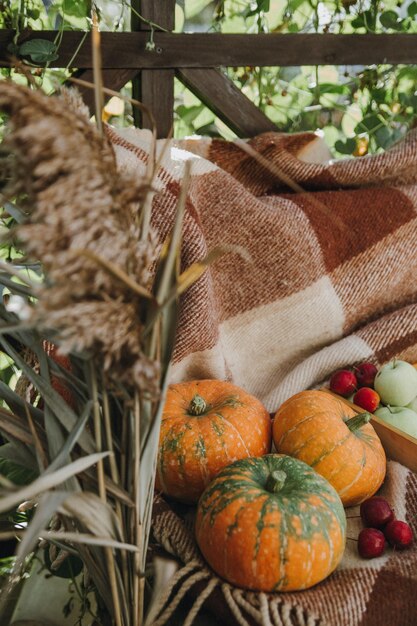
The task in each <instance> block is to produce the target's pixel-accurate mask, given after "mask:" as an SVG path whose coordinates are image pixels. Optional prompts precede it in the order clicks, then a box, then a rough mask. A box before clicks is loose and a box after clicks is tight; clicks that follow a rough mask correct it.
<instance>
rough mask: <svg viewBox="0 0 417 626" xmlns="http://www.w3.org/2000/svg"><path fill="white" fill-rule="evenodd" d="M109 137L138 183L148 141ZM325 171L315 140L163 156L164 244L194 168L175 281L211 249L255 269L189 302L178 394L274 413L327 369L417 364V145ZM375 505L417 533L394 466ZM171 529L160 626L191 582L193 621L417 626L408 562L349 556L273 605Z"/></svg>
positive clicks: (227, 261)
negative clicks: (212, 393)
mask: <svg viewBox="0 0 417 626" xmlns="http://www.w3.org/2000/svg"><path fill="white" fill-rule="evenodd" d="M107 132H108V136H109V138H110V140H111V142H112V144H113V146H114V149H115V152H116V155H117V158H118V163H119V167H120V168H128V169H132V170H133V171H136V172H137V173H138V175H140V174H141V173H144V171H145V167H146V162H147V157H148V152H149V144H150V136H149V134H148V133H147V131H136V130H132V129H129V130H124V131H121V132H120V131H118V132H116V131H114V130H113V129H111V128H109V129H108V130H107ZM162 149H163V146H162V144H161V145H159V147H158V150H159V151H160V152H161V151H162ZM255 153H257V154H255ZM327 156H328V155H327V154H326V150H325V149H324V147H323V144H322V143H321V141H320V140H319V139H318V138H317V137H316V136H315V135H314V134H311V133H306V134H299V135H293V136H288V135H281V134H274V133H268V134H264V135H261V136H259V137H256V138H254V139H253V140H251V141H250V142H248V143H246V144H238V143H233V142H225V141H220V140H210V139H204V140H203V139H201V140H192V139H190V140H184V141H182V142H172V144H171V146H170V149H169V150H167V151H166V152H165V154H164V156H163V158H162V167H161V169H160V171H159V174H158V180H157V185H158V193H157V194H156V195H155V198H154V205H153V218H152V219H153V226H154V229H155V231H156V233H157V235H158V237H159V238H160V240H161V241H163V239H164V238H165V237H166V236H167V234H168V233H169V230H170V228H171V227H172V223H173V218H174V214H175V208H176V200H177V197H178V193H179V188H180V182H181V179H182V176H183V172H184V162H185V161H186V160H191V161H192V177H191V184H190V188H189V193H188V200H187V205H186V216H185V223H184V236H183V246H182V264H183V267H184V268H185V267H187V266H189V265H190V264H191V263H193V262H194V261H198V260H200V259H201V258H203V257H204V256H206V254H207V252H208V251H209V250H210V249H212V248H213V247H215V246H217V245H219V244H227V245H230V244H233V245H237V246H240V247H241V248H244V249H245V250H246V251H247V252H248V253H249V256H250V260H248V258H247V257H245V256H241V255H239V254H228V255H226V256H224V257H222V258H221V259H220V260H218V261H217V262H216V263H215V264H214V265H212V266H211V267H210V268H209V269H208V270H207V271H206V272H205V273H204V275H203V276H202V277H201V278H200V279H199V280H198V282H197V283H195V284H194V285H193V286H192V287H191V288H190V289H189V290H188V291H187V292H186V294H185V295H184V297H183V300H182V306H181V312H180V319H179V326H178V332H177V340H176V348H175V354H174V359H173V367H172V381H173V382H176V381H180V380H186V379H193V378H227V379H229V380H231V381H233V382H234V383H235V384H237V385H240V386H242V387H244V388H245V389H246V390H247V391H249V392H251V393H253V394H254V395H256V396H257V397H258V398H259V399H261V400H262V401H263V402H264V404H265V405H266V407H267V408H268V410H269V411H271V412H273V411H275V410H276V409H277V407H278V406H279V405H280V404H281V403H282V402H283V401H284V400H286V399H287V398H288V397H290V396H291V395H293V394H294V393H296V392H298V391H300V390H302V389H305V388H308V387H312V386H319V385H321V384H322V381H324V380H326V379H327V378H328V377H329V375H330V374H331V372H332V371H334V370H335V369H336V368H339V367H343V366H347V365H351V364H353V363H355V362H358V361H361V360H365V359H366V360H371V361H373V362H375V363H376V364H382V363H384V362H386V361H387V360H389V359H390V358H391V357H393V356H398V357H400V358H403V359H405V360H409V361H417V282H416V280H415V278H416V275H417V272H416V270H417V254H416V251H417V248H416V235H417V133H411V134H410V135H408V137H407V138H406V139H405V140H404V141H403V142H402V143H400V144H398V145H397V146H396V147H395V148H393V149H392V150H390V151H389V152H386V153H385V154H382V155H377V156H370V157H363V158H361V159H348V160H344V161H339V162H334V163H333V162H331V161H326V158H327ZM384 489H385V491H386V492H387V495H388V497H389V499H390V501H391V502H393V504H395V507H396V512H397V515H398V516H399V517H400V518H402V519H407V520H408V521H409V522H410V523H411V524H414V531H415V532H416V533H417V527H416V522H417V479H416V476H415V475H413V474H412V473H411V472H409V471H408V470H406V469H405V468H403V467H401V466H400V465H398V464H394V463H391V464H390V467H389V471H388V478H387V481H386V484H385V486H384ZM353 511H354V510H352V513H349V514H352V515H353V514H354V512H353ZM164 515H165V517H164V516H163V515H162V516H156V518H155V532H156V536H157V537H158V538H159V540H160V541H161V542H162V543H164V545H165V546H166V547H167V548H168V549H170V551H171V552H172V553H174V554H175V555H176V556H179V557H180V558H181V559H182V560H183V562H184V563H188V564H186V565H185V568H183V569H182V570H180V572H179V574H177V577H179V578H175V580H174V581H173V582H172V585H171V586H170V588H169V589H168V592H167V595H166V597H165V598H164V599H163V600H162V604H161V605H160V607H159V608H160V611H159V617H157V618H156V621H155V624H158V625H162V624H165V623H169V621H167V620H169V617H170V615H171V613H172V610H173V606H174V608H175V605H176V604H177V603H178V602H179V600H178V596H179V595H180V594H178V593H177V594H176V595H174V596H172V594H171V595H169V594H170V590H171V591H172V590H173V589H175V588H176V587H175V585H177V586H178V585H179V584H180V583H181V584H182V583H184V584H185V585H188V586H186V589H191V588H192V587H193V585H194V584H198V581H199V580H200V581H201V580H203V581H204V583H205V587H204V593H203V594H200V595H199V597H198V598H197V604H196V606H195V607H194V609H193V610H194V613H196V611H197V610H198V608H199V606H200V605H201V603H202V601H203V600H206V598H207V597H208V596H210V595H211V594H212V592H215V591H216V589H217V590H219V589H220V590H221V598H222V603H223V604H222V606H223V605H224V606H225V607H227V610H228V611H229V617H228V618H227V620H228V623H232V621H233V620H234V621H235V622H236V623H239V624H252V623H256V624H264V625H265V626H266V625H268V626H270V625H271V624H274V625H275V624H280V625H281V624H284V625H285V626H289V625H293V626H306V625H308V626H318V625H319V624H320V626H323V625H324V624H327V625H328V626H348V625H349V626H356V625H358V626H359V625H360V626H374V625H377V624H378V626H388V625H389V626H395V625H397V626H414V625H415V624H416V623H417V601H416V598H415V589H416V584H417V548H416V546H414V548H413V549H412V550H409V551H407V553H395V552H393V551H390V552H387V553H386V555H385V556H382V557H380V558H378V559H375V560H372V561H363V560H360V559H359V558H358V557H356V547H355V544H354V542H352V541H348V549H347V551H346V554H345V558H344V560H343V562H342V564H341V566H340V567H339V568H338V570H337V571H336V572H335V573H334V574H333V575H332V576H331V577H330V578H329V579H328V580H326V581H325V582H323V583H321V584H320V585H318V586H317V587H315V588H314V589H312V590H309V591H305V592H302V593H292V594H285V595H278V594H276V595H275V596H273V597H271V596H266V595H265V594H254V593H248V592H242V591H240V590H236V589H233V588H231V587H230V586H228V585H226V584H225V583H222V581H219V580H218V579H217V578H216V577H215V576H214V575H213V574H212V573H211V572H209V570H207V568H206V566H205V565H204V563H203V562H202V561H201V559H200V561H198V559H199V557H198V553H197V552H196V551H195V546H193V541H192V538H191V537H189V538H188V539H187V538H186V537H185V536H184V537H185V538H184V541H183V542H182V543H181V542H179V543H178V542H176V541H175V537H177V538H178V537H183V531H184V528H183V526H182V523H181V521H180V520H179V519H176V518H174V517H173V513H170V512H167V513H164ZM167 515H168V517H167ZM355 523H356V522H355V521H354V520H352V522H351V524H350V527H351V532H350V533H348V534H349V536H351V537H356V536H357V532H358V528H359V527H356V526H355ZM352 524H353V526H352ZM166 528H169V529H171V530H170V533H169V537H168V536H167V533H166V531H165V530H164V529H166ZM184 532H185V531H184ZM187 541H188V543H187ZM184 542H185V544H184ZM350 544H352V545H350ZM184 545H187V546H188V548H187V550H185V549H184ZM184 550H185V551H184ZM193 550H194V552H193ZM196 559H197V561H196ZM190 563H191V567H190ZM196 563H197V564H196ZM193 577H194V578H193ZM181 581H182V582H181ZM184 581H185V582H184ZM190 581H191V582H190ZM177 590H178V589H177ZM176 598H177V599H176ZM199 603H200V604H199ZM190 615H191V617H190V620H191V618H193V617H194V614H193V613H191V614H190ZM189 623H191V621H189ZM187 626H189V625H188V620H187Z"/></svg>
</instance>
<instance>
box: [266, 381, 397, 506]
mask: <svg viewBox="0 0 417 626" xmlns="http://www.w3.org/2000/svg"><path fill="white" fill-rule="evenodd" d="M354 416H356V413H355V411H353V409H351V408H350V407H349V406H347V405H346V404H345V403H343V402H342V401H341V400H338V399H337V398H335V397H333V396H331V395H329V394H328V393H325V392H323V391H302V392H301V393H298V394H296V395H295V396H292V397H291V398H289V400H287V401H286V402H284V404H283V405H282V406H281V407H280V408H279V409H278V411H277V413H276V415H275V418H274V423H273V438H274V443H275V447H276V449H277V450H278V452H282V453H284V454H289V455H291V456H293V457H296V458H297V459H300V460H301V461H304V462H305V463H308V464H309V465H310V466H311V467H313V468H314V469H315V470H316V472H318V473H319V474H321V475H322V476H324V477H325V478H327V480H328V481H329V482H330V483H331V484H332V485H333V487H334V488H335V489H336V491H337V492H338V494H339V495H340V497H341V499H342V502H343V504H344V505H345V506H352V505H355V504H359V503H360V502H362V501H363V500H366V498H368V497H370V496H372V495H373V494H374V493H375V492H376V491H377V490H378V489H379V487H380V486H381V484H382V482H383V480H384V477H385V471H386V459H385V452H384V449H383V447H382V444H381V442H380V440H379V438H378V435H377V434H376V432H375V430H374V429H373V427H372V426H371V425H370V424H367V423H366V424H363V425H360V423H356V424H355V421H354V420H353V422H350V424H351V427H350V428H349V427H348V425H347V424H348V420H349V419H350V418H353V417H354ZM369 417H370V416H369Z"/></svg>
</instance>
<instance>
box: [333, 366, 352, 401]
mask: <svg viewBox="0 0 417 626" xmlns="http://www.w3.org/2000/svg"><path fill="white" fill-rule="evenodd" d="M356 387H357V380H356V376H355V374H354V373H353V372H351V371H350V370H338V371H337V372H335V373H334V374H333V375H332V377H331V378H330V389H331V390H332V391H333V392H334V393H337V394H338V395H339V396H344V397H345V398H347V397H348V396H349V395H350V394H351V393H352V392H353V391H355V389H356Z"/></svg>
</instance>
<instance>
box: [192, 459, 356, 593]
mask: <svg viewBox="0 0 417 626" xmlns="http://www.w3.org/2000/svg"><path fill="white" fill-rule="evenodd" d="M196 538H197V543H198V545H199V547H200V549H201V552H202V553H203V555H204V557H205V559H206V560H207V561H208V563H209V564H210V566H211V567H212V568H213V569H214V571H215V572H217V574H218V575H219V576H221V577H223V578H225V579H226V580H227V581H229V582H231V583H233V584H234V585H237V586H240V587H244V588H247V589H253V590H260V591H269V592H272V591H294V590H299V589H307V588H308V587H311V586H312V585H315V584H316V583H318V582H320V581H321V580H323V579H324V578H326V577H327V576H328V575H329V574H330V573H331V572H332V571H333V570H334V569H335V568H336V566H337V565H338V563H339V562H340V560H341V558H342V556H343V551H344V548H345V541H346V516H345V512H344V508H343V505H342V502H341V500H340V498H339V496H338V494H337V492H336V490H335V489H334V488H333V487H332V486H331V485H330V483H329V482H328V481H327V480H326V479H324V478H323V477H322V476H319V475H318V474H317V473H316V472H315V471H314V470H313V469H312V468H311V467H309V466H308V465H307V464H306V463H303V462H302V461H298V460H297V459H293V458H291V457H289V456H285V455H282V454H268V455H266V456H263V457H261V458H250V459H244V460H240V461H237V462H235V463H233V464H232V465H230V466H228V467H226V468H225V469H223V470H222V471H221V472H220V474H219V475H218V476H217V477H216V478H215V479H214V480H213V482H212V483H211V484H210V485H209V486H208V487H207V488H206V490H205V491H204V493H203V494H202V496H201V498H200V500H199V503H198V509H197V519H196Z"/></svg>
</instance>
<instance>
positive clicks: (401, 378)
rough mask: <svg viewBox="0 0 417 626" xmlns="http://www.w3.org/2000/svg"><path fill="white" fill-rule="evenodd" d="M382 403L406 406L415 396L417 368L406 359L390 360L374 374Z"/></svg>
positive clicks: (376, 389) (416, 392)
mask: <svg viewBox="0 0 417 626" xmlns="http://www.w3.org/2000/svg"><path fill="white" fill-rule="evenodd" d="M374 389H375V391H376V392H377V393H379V396H380V398H381V402H382V404H389V405H391V406H392V405H393V406H406V405H407V404H408V403H409V402H411V401H412V400H413V399H414V398H415V397H416V396H417V370H416V369H415V368H414V367H413V366H412V365H411V363H407V362H406V361H397V360H396V359H394V361H390V362H389V363H387V364H386V365H384V366H383V367H381V369H380V370H379V372H378V373H377V375H376V376H375V382H374Z"/></svg>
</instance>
